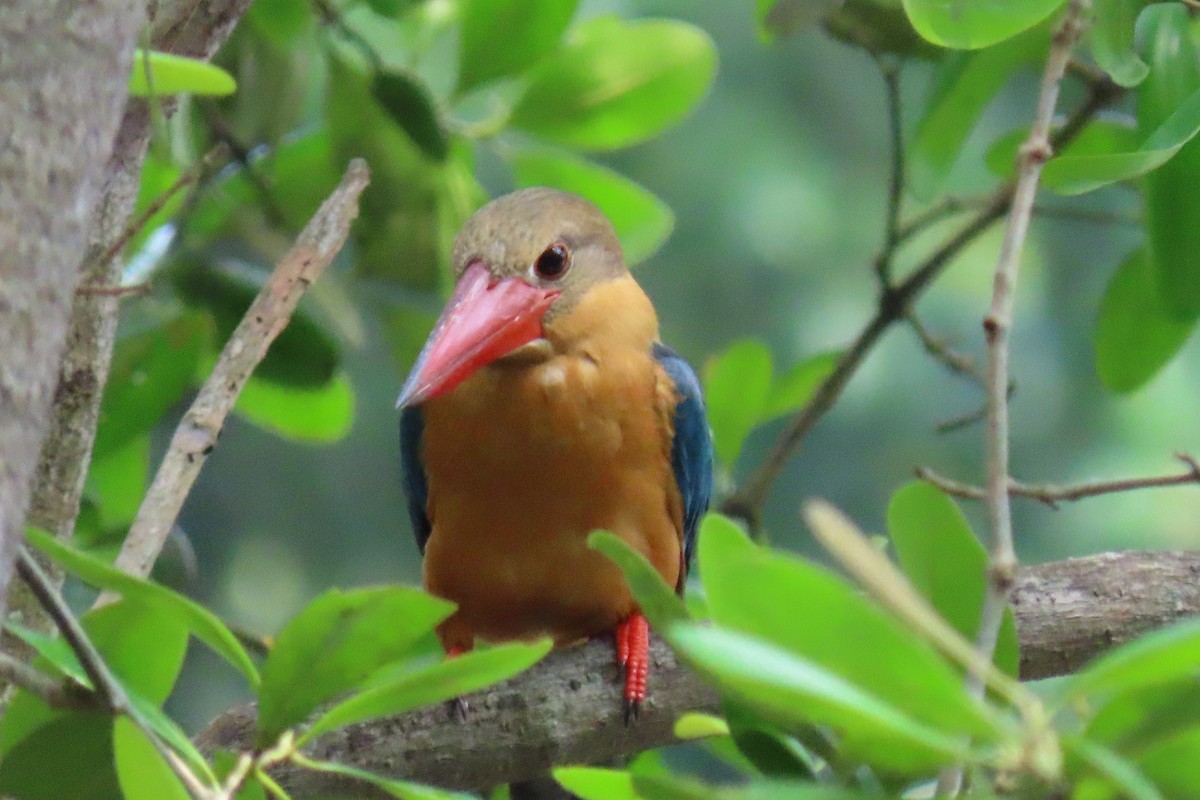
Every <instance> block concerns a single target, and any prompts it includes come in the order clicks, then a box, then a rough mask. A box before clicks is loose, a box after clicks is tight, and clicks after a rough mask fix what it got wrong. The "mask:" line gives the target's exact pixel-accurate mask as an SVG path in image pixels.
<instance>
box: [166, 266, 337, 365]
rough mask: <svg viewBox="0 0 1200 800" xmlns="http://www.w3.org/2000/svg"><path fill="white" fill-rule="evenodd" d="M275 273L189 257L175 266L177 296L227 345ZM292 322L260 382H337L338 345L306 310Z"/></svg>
mask: <svg viewBox="0 0 1200 800" xmlns="http://www.w3.org/2000/svg"><path fill="white" fill-rule="evenodd" d="M269 277H270V272H269V271H268V270H267V269H266V268H265V267H264V266H262V265H257V264H247V263H245V262H242V261H239V260H236V259H212V258H202V257H199V256H188V257H184V258H181V259H179V260H178V261H177V262H176V263H175V264H174V266H173V269H172V278H173V282H174V286H175V290H176V292H177V293H178V294H179V296H180V298H181V299H182V300H183V301H184V302H186V303H187V304H188V305H190V306H193V307H195V308H202V309H206V310H207V311H208V312H209V313H210V314H211V315H212V317H213V319H214V320H215V321H216V329H217V339H218V341H220V342H221V343H222V344H224V342H226V341H227V340H228V339H229V337H230V336H231V335H232V334H233V332H234V330H235V329H236V328H237V326H238V325H239V324H240V323H241V321H242V318H243V317H244V316H245V314H246V310H247V309H248V308H249V307H250V304H251V303H253V302H254V299H255V298H256V297H257V296H258V293H259V291H261V290H262V287H263V285H264V284H265V283H266V281H267V280H268V278H269ZM306 305H307V304H305V303H302V304H301V306H300V308H298V309H297V310H296V312H295V313H294V314H293V315H292V317H291V319H290V320H288V324H287V327H286V328H284V329H283V330H282V331H280V333H279V335H278V336H276V337H275V341H273V342H272V343H271V347H270V349H269V350H268V351H267V355H266V357H264V358H263V360H262V361H261V362H260V363H259V365H258V366H257V367H256V368H255V370H254V374H255V377H257V378H259V379H261V380H268V381H274V382H275V383H281V384H285V385H287V386H299V387H304V388H312V387H321V386H325V385H326V384H328V383H329V382H330V381H331V380H333V377H334V375H336V374H337V369H338V365H339V363H340V362H341V348H340V347H339V346H338V343H337V340H336V339H335V338H334V337H333V336H332V335H331V334H330V333H329V332H328V331H327V330H326V328H325V326H324V325H323V324H322V323H320V322H318V321H317V319H316V318H315V317H314V316H312V315H311V314H310V313H309V312H308V311H307V309H306Z"/></svg>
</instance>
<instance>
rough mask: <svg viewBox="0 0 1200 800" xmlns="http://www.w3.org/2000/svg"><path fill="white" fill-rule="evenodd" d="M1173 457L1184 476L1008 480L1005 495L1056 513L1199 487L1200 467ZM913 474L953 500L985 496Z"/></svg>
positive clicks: (934, 476) (927, 473) (921, 471)
mask: <svg viewBox="0 0 1200 800" xmlns="http://www.w3.org/2000/svg"><path fill="white" fill-rule="evenodd" d="M1175 457H1176V458H1178V459H1179V460H1180V461H1182V462H1183V463H1184V464H1185V465H1187V469H1186V470H1185V471H1184V472H1181V473H1177V474H1175V475H1154V476H1150V477H1146V478H1120V479H1117V480H1109V481H1085V482H1083V483H1074V484H1068V485H1066V486H1059V485H1055V484H1052V483H1046V484H1028V483H1021V482H1019V481H1015V480H1013V479H1012V478H1009V480H1008V494H1009V496H1010V497H1026V498H1029V499H1031V500H1038V501H1040V502H1042V503H1045V504H1046V505H1048V506H1050V507H1051V508H1053V509H1056V510H1057V509H1058V504H1059V503H1061V502H1070V503H1073V502H1075V501H1076V500H1083V499H1084V498H1087V497H1098V496H1099V495H1103V494H1115V493H1117V492H1132V491H1136V490H1138V489H1157V488H1164V487H1168V486H1183V485H1185V484H1189V483H1196V484H1200V464H1197V463H1196V460H1195V459H1194V458H1192V457H1191V456H1189V455H1186V454H1184V453H1178V454H1176V456H1175ZM914 472H915V473H916V475H917V477H918V478H920V479H921V480H923V481H926V482H928V483H932V484H933V485H934V486H936V487H938V488H939V489H941V490H942V491H943V492H945V493H946V494H949V495H953V496H955V497H962V498H964V499H967V500H983V499H984V498H985V497H986V496H987V493H986V492H985V491H984V489H983V488H982V487H979V486H971V485H969V484H965V483H959V482H958V481H953V480H950V479H949V478H946V477H943V476H942V475H939V474H938V473H936V472H934V471H933V470H931V469H929V468H928V467H917V468H916V469H915V470H914Z"/></svg>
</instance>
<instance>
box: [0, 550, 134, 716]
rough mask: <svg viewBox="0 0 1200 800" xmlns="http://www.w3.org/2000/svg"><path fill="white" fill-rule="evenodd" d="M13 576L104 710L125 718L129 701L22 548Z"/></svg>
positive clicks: (79, 627)
mask: <svg viewBox="0 0 1200 800" xmlns="http://www.w3.org/2000/svg"><path fill="white" fill-rule="evenodd" d="M17 574H19V575H20V576H21V580H23V581H25V583H26V584H28V585H29V588H30V590H31V591H32V592H33V595H34V597H36V598H37V600H38V603H40V604H41V606H42V608H44V609H45V610H46V613H47V614H49V615H50V618H51V619H52V620H54V624H55V626H56V627H57V628H58V630H59V633H61V634H62V637H63V639H64V640H65V641H66V642H67V644H69V645H70V646H71V650H72V651H73V652H74V653H75V656H76V658H78V659H79V664H80V666H82V667H83V671H84V672H85V673H87V676H88V680H90V681H91V682H92V686H93V688H94V689H95V691H96V693H97V695H99V697H100V699H101V701H103V705H104V707H105V708H108V709H109V710H110V711H112V712H113V713H114V714H128V713H129V712H130V705H129V698H128V697H126V696H125V689H124V688H123V687H122V686H121V683H120V681H118V680H117V679H116V677H115V676H114V675H113V674H112V671H111V670H110V669H109V668H108V664H106V663H105V662H104V657H103V656H101V655H100V651H99V650H97V649H96V646H95V645H94V644H92V640H91V639H89V638H88V635H87V632H86V631H84V629H83V626H82V625H80V624H79V620H77V619H75V615H74V614H72V613H71V609H70V608H68V607H67V604H66V601H64V600H63V599H62V597H61V596H60V595H59V593H58V591H57V590H55V588H54V583H53V582H52V581H51V580H50V577H49V576H48V575H46V573H45V572H44V571H43V570H42V568H41V567H40V566H39V565H38V563H37V561H36V560H34V558H33V556H31V555H30V554H29V551H28V550H26V549H25V548H24V547H22V548H21V550H20V552H19V553H18V554H17Z"/></svg>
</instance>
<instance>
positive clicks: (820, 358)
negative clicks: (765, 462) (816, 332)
mask: <svg viewBox="0 0 1200 800" xmlns="http://www.w3.org/2000/svg"><path fill="white" fill-rule="evenodd" d="M841 357H842V351H840V350H831V351H830V352H827V353H818V354H817V355H815V356H811V357H809V358H807V359H805V360H804V361H801V362H800V363H799V364H796V365H795V366H794V367H792V368H791V369H790V370H788V371H787V372H786V373H785V374H784V375H782V376H780V377H779V378H778V379H777V380H775V382H774V384H773V385H772V386H771V391H770V392H768V393H767V398H766V400H765V401H764V402H763V408H762V411H761V412H760V414H759V424H762V423H763V422H767V421H768V420H772V419H775V418H776V417H783V416H787V415H789V414H794V413H795V412H797V411H799V410H800V409H802V408H804V406H805V405H807V404H808V401H809V400H811V399H812V396H813V393H814V392H815V391H816V390H817V387H818V386H820V385H821V384H822V383H824V382H825V380H826V379H827V378H828V377H829V376H830V375H832V374H833V370H834V367H836V366H837V363H838V361H839V360H840V359H841Z"/></svg>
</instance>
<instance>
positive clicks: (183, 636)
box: [81, 599, 188, 706]
mask: <svg viewBox="0 0 1200 800" xmlns="http://www.w3.org/2000/svg"><path fill="white" fill-rule="evenodd" d="M81 622H82V623H83V626H84V630H86V631H87V632H88V636H89V637H90V638H91V640H92V643H93V644H94V645H96V649H97V650H99V651H100V654H101V655H103V656H104V660H105V662H106V663H107V664H108V666H109V668H110V669H111V670H112V671H113V673H114V674H115V675H116V676H117V678H118V679H120V681H121V684H122V685H123V686H124V687H126V689H128V690H130V691H132V692H136V693H137V694H138V695H139V696H141V697H143V698H144V699H145V700H146V702H148V703H150V704H152V705H156V706H161V705H162V704H163V702H165V701H166V699H167V697H168V696H169V695H170V694H171V690H172V689H173V688H174V686H175V681H176V679H177V678H178V677H179V671H180V670H181V669H183V657H184V654H185V653H186V652H187V642H188V632H187V628H185V627H184V626H183V625H182V624H181V622H180V621H179V620H178V619H176V618H175V617H174V616H172V615H171V614H169V613H166V611H165V610H164V609H162V608H160V607H157V606H154V605H151V604H147V603H141V602H137V601H134V600H130V599H126V600H122V601H121V602H118V603H109V604H107V605H104V606H101V607H99V608H95V609H92V610H91V611H89V612H88V613H87V614H85V615H84V616H83V618H82V620H81Z"/></svg>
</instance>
